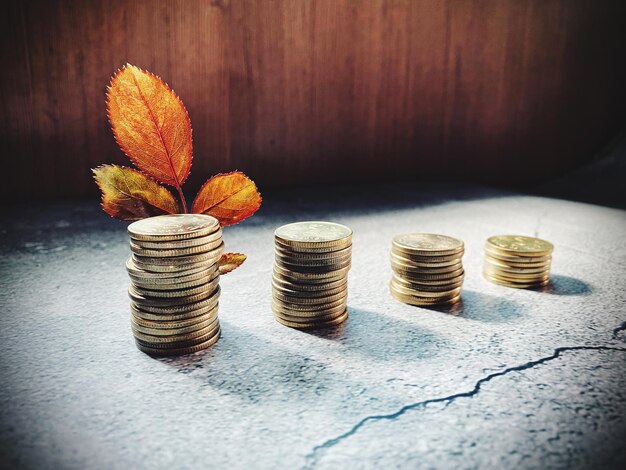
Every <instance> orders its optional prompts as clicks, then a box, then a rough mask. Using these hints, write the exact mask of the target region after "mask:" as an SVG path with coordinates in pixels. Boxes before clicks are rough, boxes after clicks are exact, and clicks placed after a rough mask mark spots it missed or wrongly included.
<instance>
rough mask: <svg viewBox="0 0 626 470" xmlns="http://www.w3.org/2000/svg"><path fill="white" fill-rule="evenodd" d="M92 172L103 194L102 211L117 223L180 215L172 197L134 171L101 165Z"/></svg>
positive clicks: (155, 183)
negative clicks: (119, 220)
mask: <svg viewBox="0 0 626 470" xmlns="http://www.w3.org/2000/svg"><path fill="white" fill-rule="evenodd" d="M92 171H93V174H94V177H95V179H96V183H98V186H100V189H101V190H102V208H103V209H104V211H105V212H106V213H107V214H109V215H110V216H112V217H115V218H116V219H121V220H139V219H143V218H145V217H152V216H154V215H161V214H176V213H178V212H180V208H179V206H178V202H177V201H176V199H175V198H174V196H173V195H172V193H170V192H169V191H168V190H167V189H165V188H164V187H163V186H161V185H160V184H158V183H157V182H156V181H154V180H152V179H150V178H148V177H147V176H146V175H144V174H143V173H141V172H139V171H137V170H134V169H132V168H124V167H122V166H117V165H102V166H99V167H98V168H95V169H94V170H92Z"/></svg>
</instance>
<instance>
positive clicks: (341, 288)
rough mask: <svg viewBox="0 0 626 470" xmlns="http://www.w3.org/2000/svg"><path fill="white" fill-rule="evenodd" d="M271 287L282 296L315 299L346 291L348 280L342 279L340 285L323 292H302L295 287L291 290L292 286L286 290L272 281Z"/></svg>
mask: <svg viewBox="0 0 626 470" xmlns="http://www.w3.org/2000/svg"><path fill="white" fill-rule="evenodd" d="M272 287H273V289H274V291H275V292H277V293H280V294H282V295H287V296H301V297H304V298H317V297H327V296H329V295H334V294H338V293H340V292H343V291H345V290H347V288H348V280H347V279H342V280H341V283H340V284H338V285H337V286H336V287H333V288H330V289H324V290H302V289H298V287H297V286H295V288H293V287H294V286H292V288H291V289H288V288H286V287H285V286H284V285H282V284H279V283H276V282H274V281H272Z"/></svg>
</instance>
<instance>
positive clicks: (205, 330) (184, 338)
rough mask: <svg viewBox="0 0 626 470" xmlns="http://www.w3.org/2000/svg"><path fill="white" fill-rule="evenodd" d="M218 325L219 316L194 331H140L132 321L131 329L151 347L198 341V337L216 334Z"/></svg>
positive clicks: (136, 337)
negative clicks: (166, 333) (154, 332)
mask: <svg viewBox="0 0 626 470" xmlns="http://www.w3.org/2000/svg"><path fill="white" fill-rule="evenodd" d="M216 327H219V324H218V321H217V317H215V318H213V319H212V320H211V321H210V322H209V323H208V324H207V325H206V326H204V327H202V328H199V329H195V330H192V331H188V332H186V333H180V334H174V333H172V334H170V335H162V334H160V335H151V334H146V333H143V332H142V331H139V330H138V329H137V327H136V326H135V325H133V324H132V322H131V329H132V330H133V334H134V335H135V339H138V340H140V341H141V343H142V344H144V345H145V346H150V347H168V346H172V343H174V344H179V343H188V342H191V341H197V340H196V338H200V337H203V336H210V335H211V334H214V333H215V328H216Z"/></svg>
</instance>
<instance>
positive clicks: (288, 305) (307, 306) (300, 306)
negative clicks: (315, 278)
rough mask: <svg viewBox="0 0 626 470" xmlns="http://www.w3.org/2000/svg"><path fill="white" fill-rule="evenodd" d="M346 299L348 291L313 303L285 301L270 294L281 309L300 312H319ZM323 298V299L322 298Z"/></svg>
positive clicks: (273, 301) (273, 302)
mask: <svg viewBox="0 0 626 470" xmlns="http://www.w3.org/2000/svg"><path fill="white" fill-rule="evenodd" d="M347 299H348V293H347V292H346V293H344V294H342V295H341V296H334V298H332V299H331V300H329V301H328V302H323V301H322V302H319V303H315V304H311V303H296V302H294V301H287V300H283V299H281V298H277V297H274V296H272V304H275V305H278V306H280V307H281V308H283V309H288V310H294V311H300V312H320V311H324V310H328V309H330V308H334V307H336V306H337V305H341V303H344V302H346V301H347ZM322 300H323V299H322Z"/></svg>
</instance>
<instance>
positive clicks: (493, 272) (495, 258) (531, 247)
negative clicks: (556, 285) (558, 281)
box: [483, 235, 554, 289]
mask: <svg viewBox="0 0 626 470" xmlns="http://www.w3.org/2000/svg"><path fill="white" fill-rule="evenodd" d="M553 249H554V247H553V245H552V243H550V242H547V241H545V240H541V239H540V238H533V237H525V236H522V235H496V236H493V237H490V238H489V239H487V242H486V243H485V263H484V265H483V275H484V277H485V279H487V280H488V281H490V282H493V283H494V284H499V285H502V286H506V287H515V288H518V289H527V288H533V287H541V286H545V285H546V284H548V282H550V264H551V262H552V251H553Z"/></svg>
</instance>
